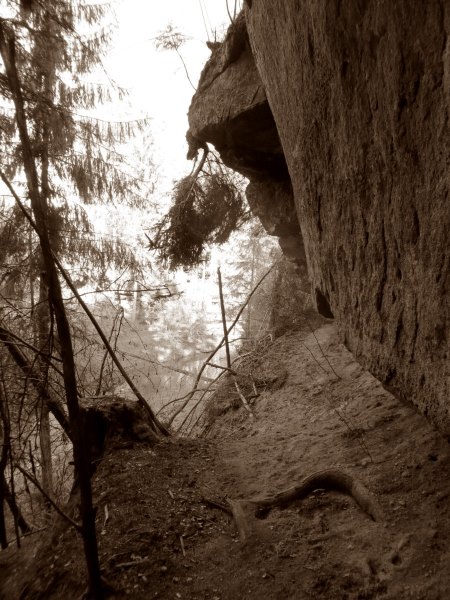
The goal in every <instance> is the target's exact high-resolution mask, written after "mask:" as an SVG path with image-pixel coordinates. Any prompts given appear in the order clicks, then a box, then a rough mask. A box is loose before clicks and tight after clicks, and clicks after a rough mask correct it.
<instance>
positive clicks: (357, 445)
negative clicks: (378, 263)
mask: <svg viewBox="0 0 450 600" xmlns="http://www.w3.org/2000/svg"><path fill="white" fill-rule="evenodd" d="M319 344H320V347H321V349H319ZM324 355H325V356H326V359H325V358H324ZM259 360H260V364H259V366H258V368H259V369H260V370H261V372H263V371H264V369H266V370H267V372H273V371H274V370H276V369H278V368H280V365H282V369H283V372H286V375H285V376H284V377H283V381H282V385H281V386H276V387H274V388H270V387H268V388H267V389H266V390H265V391H262V393H261V394H260V396H259V397H258V398H257V399H255V401H254V404H253V410H254V411H255V414H256V417H257V418H256V419H249V417H248V413H247V411H245V409H244V408H243V407H242V406H240V407H236V404H235V403H234V405H233V404H232V403H230V406H229V409H228V410H225V408H226V407H225V406H224V407H223V408H224V410H221V411H220V412H221V413H222V414H221V415H220V416H218V417H217V418H216V421H215V422H214V424H213V425H212V427H211V429H210V430H209V434H208V438H207V439H201V440H183V439H171V440H164V441H163V442H161V443H159V444H157V445H156V446H155V445H153V446H151V447H150V446H148V445H146V444H145V443H136V444H134V446H133V447H128V448H118V449H115V450H113V451H111V452H110V453H109V454H107V455H105V456H104V458H103V459H102V460H101V461H100V464H99V467H98V469H97V471H96V473H95V475H94V481H93V484H94V493H95V499H96V502H97V507H98V516H97V524H98V532H99V542H100V558H101V563H102V567H103V575H104V578H105V580H106V581H107V582H108V584H109V585H110V586H111V588H112V589H114V590H115V592H116V593H115V597H117V598H122V597H129V598H136V599H138V600H140V599H144V598H145V599H151V598H160V599H164V600H166V599H172V598H173V599H182V600H241V599H248V600H256V599H258V600H260V599H265V600H290V599H292V600H294V599H295V600H297V599H298V600H302V599H303V598H304V599H307V598H308V599H309V598H313V599H314V598H317V599H319V598H320V599H330V600H343V599H348V600H351V599H355V600H356V599H370V598H382V599H389V600H394V599H395V600H397V599H399V598H402V599H411V600H422V599H423V600H425V599H426V600H438V599H445V598H448V597H450V572H449V570H448V568H447V567H448V564H449V560H450V549H449V547H448V539H449V538H450V507H449V497H450V476H449V475H450V453H449V447H448V443H447V441H446V440H445V439H444V438H442V437H441V436H440V435H439V434H438V433H437V432H436V431H434V430H433V429H432V428H431V427H430V425H429V424H428V422H427V421H426V420H425V419H424V418H423V417H421V416H420V415H418V414H417V413H416V412H415V411H414V409H413V408H412V407H410V406H407V405H405V404H403V403H401V402H400V401H399V400H397V399H395V398H394V397H393V396H391V395H390V394H389V393H388V392H387V391H385V390H384V389H383V387H382V386H381V384H380V383H379V382H377V381H376V380H375V379H374V378H373V377H372V376H371V375H369V374H368V373H367V372H366V371H364V369H362V367H361V366H360V365H359V364H358V363H356V362H355V361H354V360H353V358H352V356H351V354H350V353H349V352H347V350H346V349H345V348H344V347H343V346H342V345H341V344H340V343H339V341H338V338H337V334H336V331H335V328H334V326H333V325H331V324H329V323H327V324H324V325H322V326H321V327H320V328H319V329H317V330H316V331H315V334H314V335H313V334H312V333H311V331H310V330H309V329H304V330H299V331H295V332H290V333H287V334H285V335H283V336H282V337H280V338H278V339H276V340H274V341H273V342H272V343H271V344H270V345H268V347H267V350H266V352H265V353H264V354H263V355H261V357H260V359H259ZM330 364H331V365H332V367H333V369H331V368H330ZM333 371H335V372H336V373H337V374H338V375H339V378H338V377H336V375H335V373H334V372H333ZM327 469H333V470H339V469H343V470H344V471H345V472H348V473H350V474H351V475H352V476H353V477H354V478H355V479H356V480H357V481H360V482H362V483H363V484H364V485H365V486H366V487H367V489H368V490H370V492H371V494H374V496H375V497H376V499H377V502H378V503H379V504H380V506H381V508H382V511H383V519H381V520H379V521H376V522H375V521H373V520H371V519H368V518H367V515H366V514H365V513H364V512H363V511H361V510H360V508H359V507H358V506H357V505H356V504H355V502H354V501H353V499H352V498H350V497H348V496H346V495H343V494H341V493H338V492H334V491H324V490H323V489H317V490H315V491H313V492H312V493H310V494H309V495H308V496H307V497H306V498H304V499H303V500H301V501H298V502H297V501H295V502H293V503H291V504H289V506H288V507H287V508H285V509H282V510H281V509H278V508H273V509H272V510H271V511H270V512H269V513H268V514H267V515H265V518H264V519H263V520H260V519H257V518H255V515H254V512H255V511H254V508H253V509H251V508H249V505H248V504H247V503H246V501H248V500H249V499H255V498H264V497H269V498H270V497H272V498H273V497H274V496H276V494H277V493H279V492H280V491H283V490H286V489H288V488H290V487H292V486H294V485H296V484H297V483H298V482H299V481H301V480H302V479H303V478H304V477H307V476H308V475H310V474H312V473H315V472H317V471H321V470H327ZM324 487H325V486H324ZM205 499H210V502H209V503H208V502H207V501H205ZM211 499H213V500H212V501H211ZM227 499H231V500H233V501H238V502H239V505H240V507H243V509H244V510H245V516H246V520H247V521H248V526H249V532H250V533H249V535H248V539H247V540H246V544H245V545H243V544H241V543H239V537H238V534H237V531H236V529H235V527H234V523H233V521H232V519H231V517H230V516H229V515H227V514H226V512H225V511H224V510H223V507H225V506H227ZM214 502H216V504H217V506H214ZM106 515H107V516H108V518H107V519H106ZM84 589H85V573H84V562H83V555H82V549H81V544H80V542H79V540H78V538H77V536H76V533H75V532H74V531H73V530H70V529H67V527H66V525H65V524H63V523H59V524H58V526H57V527H56V528H55V529H53V530H52V531H49V532H47V533H46V534H45V535H44V534H43V533H42V532H41V533H39V534H36V535H30V536H27V537H26V538H24V540H23V549H22V550H21V551H18V550H16V549H15V548H13V547H10V548H9V549H8V550H6V551H3V552H1V553H0V598H4V599H5V600H6V599H7V600H15V599H19V598H23V599H26V598H33V599H38V598H45V599H57V598H61V599H62V598H64V600H67V599H68V598H74V599H76V598H79V597H81V595H82V594H83V591H84Z"/></svg>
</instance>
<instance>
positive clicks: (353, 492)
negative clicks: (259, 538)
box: [249, 469, 382, 521]
mask: <svg viewBox="0 0 450 600" xmlns="http://www.w3.org/2000/svg"><path fill="white" fill-rule="evenodd" d="M318 489H323V490H327V491H335V492H341V493H343V494H347V496H351V497H352V498H353V500H354V501H355V502H356V503H357V504H358V506H359V507H360V508H361V509H362V510H363V511H364V512H365V513H366V514H367V515H369V517H371V519H372V520H373V521H380V520H381V519H382V513H381V508H380V507H379V505H378V502H377V501H376V499H375V498H374V497H373V495H372V494H371V493H370V492H369V490H368V489H367V488H366V486H365V485H363V484H362V483H361V482H360V481H358V480H357V479H355V478H354V477H353V476H352V475H350V474H349V473H347V472H345V471H342V470H340V469H326V470H324V471H318V472H317V473H313V474H312V475H308V477H305V478H304V479H303V480H302V481H301V482H300V483H299V484H298V485H296V486H293V487H291V488H288V489H287V490H283V491H282V492H279V493H278V494H275V495H274V496H267V497H266V498H259V499H254V500H250V501H249V502H250V504H251V505H253V506H254V507H255V509H256V511H255V514H256V516H259V517H263V516H265V515H266V514H267V513H268V512H269V511H270V510H271V509H272V508H275V507H285V506H287V505H288V504H291V503H292V502H294V501H296V500H303V499H304V498H306V497H307V496H309V494H311V493H312V492H314V490H318Z"/></svg>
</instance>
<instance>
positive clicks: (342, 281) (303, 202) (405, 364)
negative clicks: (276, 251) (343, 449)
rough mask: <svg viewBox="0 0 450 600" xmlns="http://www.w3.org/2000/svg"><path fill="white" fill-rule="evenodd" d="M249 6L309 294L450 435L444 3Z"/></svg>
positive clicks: (256, 1) (375, 0)
mask: <svg viewBox="0 0 450 600" xmlns="http://www.w3.org/2000/svg"><path fill="white" fill-rule="evenodd" d="M246 5H247V6H246V11H245V12H246V20H247V26H248V35H249V39H250V43H251V47H252V51H253V56H254V57H255V60H256V65H257V69H258V72H259V75H260V76H261V79H262V82H263V85H264V89H265V92H266V94H267V97H268V100H269V104H270V107H271V109H272V113H273V115H274V119H275V122H276V126H277V130H278V134H279V136H280V140H281V143H282V146H283V150H284V155H285V157H286V161H287V165H288V169H289V173H290V176H291V181H292V187H293V190H294V197H295V203H296V207H297V214H298V218H299V221H300V225H301V230H302V233H303V239H304V243H305V249H306V255H307V260H308V269H309V275H310V278H311V280H312V282H313V288H314V289H315V290H316V293H317V300H318V303H321V304H322V306H323V307H324V308H325V310H327V309H329V310H330V311H331V312H332V313H333V314H334V316H335V318H336V319H337V320H338V323H339V326H340V329H341V332H342V335H343V339H344V340H345V343H346V345H347V346H348V347H349V349H350V350H352V351H353V353H354V354H355V355H356V357H357V358H358V359H359V360H360V361H361V362H362V363H363V364H364V366H366V367H367V368H368V369H369V370H370V371H371V372H372V373H374V374H375V376H376V377H378V378H379V379H380V380H381V381H383V382H384V383H385V384H386V385H388V387H389V389H390V390H392V391H394V392H395V393H397V395H400V396H401V397H402V398H405V399H406V400H408V401H412V402H414V403H415V404H416V406H418V407H419V409H420V410H421V411H422V412H424V413H425V414H428V416H429V417H430V418H431V420H432V421H433V422H434V423H435V424H436V425H437V426H438V427H439V428H440V429H441V430H442V431H443V432H444V433H446V434H450V411H449V408H450V405H449V398H450V394H449V392H450V390H449V339H448V332H449V294H448V292H449V289H448V275H449V255H450V250H449V239H450V238H449V231H450V202H449V195H448V191H449V172H450V170H449V156H450V147H449V120H448V119H449V101H450V69H449V64H450V55H449V53H450V50H449V41H448V35H449V33H450V24H449V19H450V3H449V2H448V1H438V0H427V1H426V2H413V1H411V0H396V2H391V0H348V1H345V2H342V1H341V0H327V1H326V2H313V1H306V0H303V1H301V2H299V1H298V0H253V1H252V2H250V1H249V0H248V1H247V2H246Z"/></svg>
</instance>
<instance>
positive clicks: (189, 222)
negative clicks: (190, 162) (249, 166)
mask: <svg viewBox="0 0 450 600" xmlns="http://www.w3.org/2000/svg"><path fill="white" fill-rule="evenodd" d="M249 217H250V214H249V211H248V208H247V206H246V203H245V196H244V193H243V178H241V177H239V176H238V175H236V174H235V173H233V172H232V171H230V170H229V169H227V168H226V167H224V165H223V164H222V163H221V162H220V160H219V159H217V158H216V157H214V158H213V159H212V160H207V161H206V163H205V167H203V169H202V170H201V171H200V172H199V174H198V175H196V174H194V175H189V176H187V177H183V178H182V179H180V180H179V181H178V182H177V183H176V184H175V186H174V189H173V193H172V206H171V208H170V209H169V212H168V213H167V215H165V217H164V218H163V220H162V221H161V222H160V223H159V224H158V225H157V227H156V234H157V235H156V246H157V249H158V251H159V255H160V258H161V259H162V260H163V261H164V262H166V263H167V264H168V265H169V266H170V268H171V269H176V268H178V267H184V268H187V269H190V268H193V267H195V266H196V265H198V264H199V263H200V262H201V260H202V257H203V254H204V251H205V248H206V247H207V245H209V244H223V243H224V242H226V241H227V240H228V238H229V237H230V235H231V233H232V232H233V231H235V230H236V229H239V227H241V226H242V224H243V223H245V222H246V221H247V220H248V219H249Z"/></svg>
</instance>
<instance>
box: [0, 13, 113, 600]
mask: <svg viewBox="0 0 450 600" xmlns="http://www.w3.org/2000/svg"><path fill="white" fill-rule="evenodd" d="M15 51H16V48H15V36H14V32H13V31H12V30H11V29H9V28H8V27H7V26H6V25H5V22H4V21H3V20H1V19H0V53H1V56H2V59H3V63H4V66H5V71H6V76H7V79H8V84H9V88H10V90H11V95H12V100H13V102H14V107H15V116H16V120H17V126H18V130H19V137H20V142H21V151H22V160H23V166H24V171H25V175H26V179H27V187H28V194H29V197H30V201H31V208H32V211H33V215H34V219H35V226H36V232H37V234H38V236H39V242H40V245H41V250H42V256H43V259H44V264H45V279H46V282H47V284H48V290H49V298H50V302H51V305H52V308H53V310H54V313H55V319H56V325H57V330H58V335H59V341H60V344H61V358H62V361H63V373H64V388H65V393H66V399H67V407H68V411H69V419H70V429H71V433H72V443H73V457H74V463H75V471H76V473H77V476H78V480H79V484H80V498H81V499H80V513H81V521H82V537H83V544H84V552H85V557H86V565H87V570H88V576H89V592H90V594H91V596H92V597H93V598H94V599H95V600H103V598H104V594H103V588H102V581H101V576H100V563H99V558H98V548H97V537H96V531H95V511H94V507H93V504H92V489H91V481H90V466H89V459H88V456H87V452H86V448H85V446H84V443H83V432H82V428H81V413H80V407H79V404H78V394H77V379H76V372H75V361H74V354H73V347H72V337H71V333H70V327H69V322H68V320H67V314H66V310H65V307H64V302H63V298H62V292H61V285H60V282H59V278H58V272H57V269H56V265H55V260H54V256H53V251H52V247H51V244H50V238H49V232H48V227H47V223H48V219H47V207H46V205H45V203H44V202H43V200H42V197H41V193H40V189H39V179H38V175H37V169H36V163H35V159H34V156H33V152H32V147H31V143H30V138H29V135H28V128H27V120H26V113H25V107H24V100H23V96H22V89H21V85H20V80H19V77H18V73H17V67H16V62H15Z"/></svg>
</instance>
